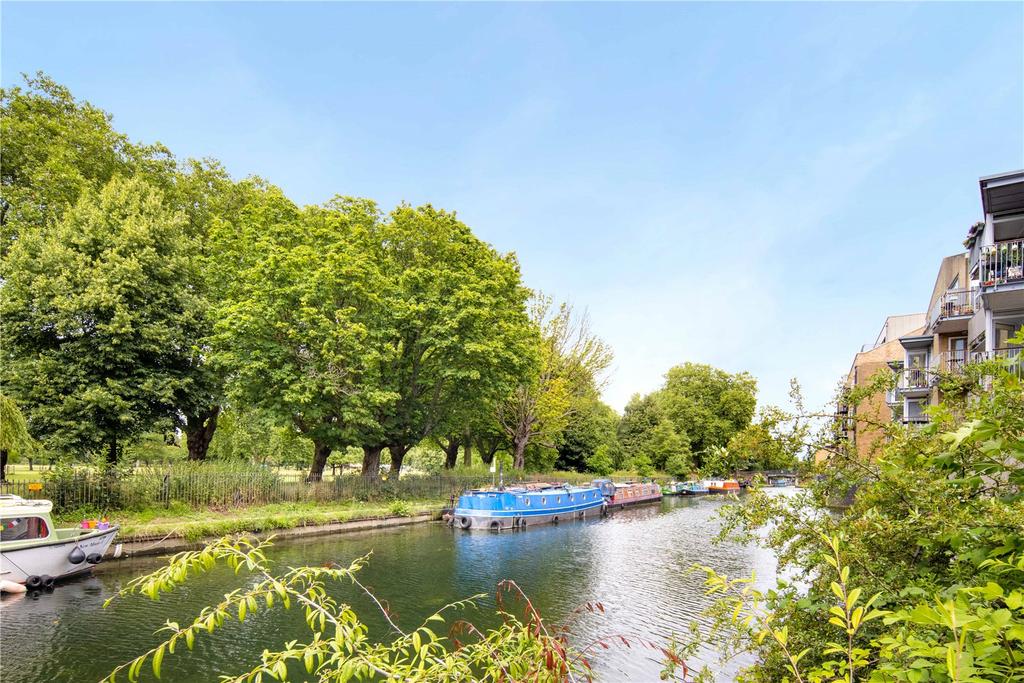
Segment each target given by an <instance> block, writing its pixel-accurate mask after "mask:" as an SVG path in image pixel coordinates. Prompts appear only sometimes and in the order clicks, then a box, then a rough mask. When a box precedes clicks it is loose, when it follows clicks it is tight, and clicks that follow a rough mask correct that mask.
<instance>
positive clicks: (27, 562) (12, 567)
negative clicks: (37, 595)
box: [0, 526, 119, 583]
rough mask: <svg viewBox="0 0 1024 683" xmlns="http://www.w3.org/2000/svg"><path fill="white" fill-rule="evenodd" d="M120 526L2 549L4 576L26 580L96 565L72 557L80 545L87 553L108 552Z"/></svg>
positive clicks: (0, 561) (0, 576) (0, 560)
mask: <svg viewBox="0 0 1024 683" xmlns="http://www.w3.org/2000/svg"><path fill="white" fill-rule="evenodd" d="M118 528H119V527H116V526H113V527H111V528H109V529H103V530H101V531H95V532H92V533H89V534H82V535H80V536H74V537H72V538H68V539H63V540H60V541H49V542H47V543H41V544H39V545H34V546H23V547H20V548H14V549H11V550H3V551H0V579H3V580H4V581H14V582H15V583H25V582H26V581H28V579H29V577H31V576H52V577H53V578H54V579H55V580H60V579H64V578H67V577H69V576H74V575H76V574H82V573H84V572H87V571H89V570H90V569H92V567H93V565H92V564H90V563H89V562H88V561H85V560H83V561H82V562H80V563H78V564H75V563H73V562H71V560H70V559H68V556H69V555H70V554H71V551H72V550H74V549H75V547H76V546H77V547H78V548H80V549H81V550H82V553H84V554H85V556H86V557H88V556H90V555H96V554H98V555H99V556H100V557H102V556H103V555H105V554H106V552H107V548H109V547H110V544H111V543H112V542H113V540H114V536H115V535H116V534H117V531H118Z"/></svg>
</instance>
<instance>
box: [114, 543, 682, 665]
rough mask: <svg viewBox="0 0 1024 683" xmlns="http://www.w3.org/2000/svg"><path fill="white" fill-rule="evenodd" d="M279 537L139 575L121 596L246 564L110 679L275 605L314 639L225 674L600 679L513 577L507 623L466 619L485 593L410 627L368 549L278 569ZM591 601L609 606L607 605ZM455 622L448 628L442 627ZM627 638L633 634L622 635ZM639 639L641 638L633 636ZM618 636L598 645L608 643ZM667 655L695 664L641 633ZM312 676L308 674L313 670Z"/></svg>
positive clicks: (157, 590) (505, 603) (160, 590)
mask: <svg viewBox="0 0 1024 683" xmlns="http://www.w3.org/2000/svg"><path fill="white" fill-rule="evenodd" d="M268 546H269V541H264V542H259V543H253V542H251V541H247V540H245V539H222V540H221V541H219V542H217V543H213V544H211V545H209V546H207V547H206V548H204V549H202V550H199V551H191V552H185V553H179V554H178V555H175V556H174V557H172V558H171V559H170V561H169V562H168V564H167V566H165V567H162V568H161V569H158V570H157V571H155V572H153V573H151V574H148V575H146V576H142V577H139V578H136V579H133V580H132V581H130V582H129V583H128V584H127V585H126V586H125V587H124V588H123V589H122V590H121V591H120V592H119V593H118V595H117V596H115V598H111V599H110V600H108V601H107V602H106V603H105V605H109V604H110V602H111V601H112V600H114V599H122V598H123V597H125V596H128V595H132V594H141V595H145V596H147V597H149V598H150V599H152V600H156V599H159V597H160V595H161V594H165V593H170V592H172V591H174V590H176V589H178V588H180V587H181V586H182V585H183V584H185V583H186V582H187V580H188V578H189V577H190V576H193V575H196V574H200V573H204V572H207V571H210V570H211V569H213V568H214V567H216V566H218V565H227V566H229V567H231V568H232V569H234V571H235V572H236V573H242V572H245V574H247V575H248V578H247V579H246V581H245V584H244V587H242V588H238V589H236V590H233V591H231V592H229V593H227V594H226V595H225V596H224V598H223V600H221V601H220V602H218V603H216V604H214V605H210V606H209V607H206V608H204V609H203V610H202V611H201V612H200V613H199V614H198V615H196V616H195V617H194V618H193V619H191V620H190V621H188V622H185V623H178V622H171V621H168V622H167V623H166V625H165V626H164V628H163V629H161V631H162V632H163V634H164V636H163V637H164V640H163V641H162V642H161V643H159V644H158V645H156V646H155V647H153V648H151V649H150V650H148V651H147V652H145V653H143V654H142V655H140V656H139V657H137V658H136V659H134V660H132V661H131V662H128V663H125V664H123V665H121V666H119V667H117V668H116V669H115V670H114V671H113V672H111V674H110V676H108V677H107V678H106V679H104V681H111V682H112V681H114V680H115V679H116V677H117V676H118V674H124V675H126V677H127V679H128V680H130V681H134V680H138V677H139V675H140V672H141V671H142V670H143V667H144V666H147V665H148V667H149V668H151V669H152V671H153V673H154V674H155V675H156V676H157V677H158V678H159V677H160V676H161V673H162V671H163V667H164V660H165V658H166V656H167V655H168V654H174V652H175V649H176V648H179V647H181V645H182V644H184V645H185V647H187V648H188V649H190V650H191V649H192V648H193V647H194V645H195V641H196V639H197V638H199V637H203V638H206V637H212V635H213V634H215V633H216V632H217V631H218V630H219V629H221V628H223V627H224V625H225V624H226V623H228V622H232V621H237V622H239V623H242V622H244V621H245V620H246V618H247V617H248V616H249V615H252V614H255V613H257V612H261V611H267V612H269V611H271V610H274V609H291V608H292V607H296V608H299V609H302V610H303V611H304V613H305V617H306V626H307V627H308V629H309V638H308V640H307V641H306V642H299V641H295V640H293V641H290V642H286V643H282V644H280V645H279V646H278V647H279V649H269V648H268V649H265V650H264V651H263V653H262V655H261V658H260V664H258V665H257V666H256V667H255V668H253V669H252V670H250V671H246V672H242V673H240V674H238V675H236V676H227V677H224V678H223V679H222V680H225V681H239V682H241V681H259V680H265V679H275V680H284V679H286V678H288V677H289V673H290V672H291V673H293V674H294V673H296V672H298V671H302V670H304V671H305V674H304V675H305V676H306V677H313V679H314V680H317V681H349V680H402V681H410V682H413V681H421V682H428V681H454V680H474V681H482V682H486V681H502V682H508V683H514V682H515V681H538V682H540V683H543V682H545V681H547V682H551V683H555V682H562V681H572V680H576V681H583V680H591V679H592V675H591V669H590V663H589V661H588V659H587V651H586V649H584V650H579V649H575V648H573V647H572V646H571V645H570V644H569V640H568V633H567V631H566V630H565V629H564V628H559V627H553V626H550V625H549V624H548V623H547V622H545V621H544V619H543V618H542V617H541V615H540V613H539V612H538V611H537V610H536V608H535V607H534V606H533V604H532V603H531V602H530V600H529V599H528V598H527V597H526V596H525V595H524V594H523V592H522V591H521V590H520V589H519V587H518V586H517V585H516V584H515V583H514V582H511V581H503V582H502V583H501V584H499V586H498V591H497V602H498V615H499V616H500V618H501V623H500V625H499V626H497V627H493V628H489V629H487V630H486V631H484V630H480V629H478V628H477V627H476V626H474V625H473V624H472V623H470V622H468V621H465V620H462V619H458V618H457V613H458V612H459V611H461V610H463V609H465V608H466V607H470V606H474V605H476V603H477V602H478V601H479V600H480V599H482V598H483V597H485V596H484V595H476V596H473V597H471V598H469V599H467V600H462V601H459V602H455V603H452V604H449V605H447V606H445V607H443V608H441V609H440V610H438V611H437V612H435V613H433V614H431V615H430V616H429V617H427V618H426V619H425V620H424V621H423V622H422V623H420V624H418V625H417V626H416V628H414V629H412V630H404V629H402V628H401V627H400V626H399V625H398V623H396V621H395V620H394V618H393V615H392V614H391V613H389V611H388V610H387V608H386V607H385V606H384V604H385V603H383V602H382V601H381V600H380V599H378V597H377V596H375V595H374V594H373V593H372V592H371V591H370V590H369V589H367V588H366V587H365V586H364V585H363V584H362V583H361V582H360V581H359V572H360V570H361V569H362V568H363V567H364V566H365V565H366V563H367V561H368V559H369V558H368V557H362V558H359V559H356V560H355V561H353V562H352V563H351V564H349V565H348V566H340V565H336V564H329V565H325V566H321V567H295V568H290V569H284V570H278V569H277V568H276V567H275V566H274V565H273V564H272V563H271V562H270V561H269V560H268V559H267V556H266V550H267V548H268ZM339 582H341V583H346V584H351V585H353V586H355V587H356V588H357V589H358V590H359V591H361V592H362V593H364V594H365V595H367V596H368V597H369V598H370V600H371V602H372V603H373V604H374V605H376V606H377V607H378V608H379V609H380V611H381V614H382V615H383V617H384V620H385V621H386V623H387V624H388V627H389V629H390V633H389V634H388V635H387V637H386V638H383V639H382V638H379V637H371V634H370V632H369V629H368V627H367V626H366V625H365V624H364V623H363V622H362V621H361V620H360V618H359V616H358V615H357V614H356V613H355V612H354V611H353V609H352V607H351V606H350V605H348V604H345V603H340V602H338V601H336V600H335V599H334V598H332V597H331V596H330V594H329V593H328V587H329V586H330V585H331V584H334V583H339ZM585 608H586V609H589V610H592V611H593V610H601V611H603V610H604V607H603V606H602V605H600V604H587V605H585ZM446 624H450V628H449V629H448V634H447V635H444V634H443V633H439V632H438V629H439V628H441V627H444V626H445V625H446ZM618 639H619V640H621V642H623V643H625V644H626V645H629V644H630V641H629V640H626V639H625V638H622V637H619V638H618ZM633 640H634V641H636V639H633ZM609 641H611V638H608V639H601V640H599V641H596V642H595V643H594V644H593V646H592V647H594V648H596V647H598V646H600V647H603V648H605V649H607V648H608V647H609ZM638 644H639V645H641V646H644V647H647V648H651V649H653V650H655V651H657V652H659V653H660V654H661V655H662V656H664V657H666V658H667V659H668V660H669V661H670V662H671V663H672V665H673V668H674V670H679V669H681V670H682V671H685V665H684V664H683V662H682V660H681V659H680V658H679V657H678V655H676V654H675V653H674V652H673V651H670V650H668V649H667V648H660V647H659V646H657V645H654V644H653V643H646V642H644V641H638ZM307 680H308V678H307Z"/></svg>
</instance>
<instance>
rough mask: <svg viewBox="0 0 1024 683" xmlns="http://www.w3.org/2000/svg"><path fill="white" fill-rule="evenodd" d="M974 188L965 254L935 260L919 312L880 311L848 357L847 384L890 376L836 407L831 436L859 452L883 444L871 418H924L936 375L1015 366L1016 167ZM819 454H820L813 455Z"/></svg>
mask: <svg viewBox="0 0 1024 683" xmlns="http://www.w3.org/2000/svg"><path fill="white" fill-rule="evenodd" d="M979 186H980V189H981V206H982V213H983V215H984V217H985V218H984V220H983V221H979V222H978V223H976V224H975V225H973V226H971V228H970V230H969V231H968V234H967V239H966V240H965V241H964V247H965V248H966V251H962V252H958V253H956V254H953V255H951V256H947V257H946V258H944V259H942V262H941V263H940V264H939V269H938V273H937V274H936V276H935V283H934V285H933V286H932V292H931V296H930V297H929V299H928V305H927V307H926V308H925V313H920V314H913V315H904V316H890V317H889V318H887V319H886V321H885V325H883V326H882V331H881V332H880V333H879V335H878V337H877V338H876V340H875V342H874V344H866V345H865V346H864V347H862V348H861V350H860V353H858V354H856V356H854V359H853V364H852V365H851V367H850V372H849V373H848V375H847V377H846V379H845V381H844V386H845V387H846V389H847V390H849V389H851V388H853V387H858V386H864V385H866V384H867V383H868V382H870V381H871V380H872V378H873V377H874V376H875V375H876V374H877V373H879V372H893V373H895V374H896V377H897V381H896V383H895V387H894V388H893V389H891V390H890V391H888V392H885V393H884V394H883V393H879V394H876V395H873V396H869V397H867V398H866V399H864V400H862V401H860V402H859V403H858V404H857V405H848V404H846V403H844V402H843V401H842V400H840V402H839V405H838V406H837V415H836V419H837V422H836V425H837V427H838V429H837V432H838V434H837V438H839V439H840V440H842V441H845V442H846V443H848V444H849V445H850V446H852V447H853V449H854V451H855V452H856V453H857V455H858V456H860V457H864V458H870V457H871V456H872V455H873V454H874V452H875V451H876V450H877V449H878V448H879V447H880V445H881V444H882V443H883V440H884V437H885V432H884V430H883V429H881V428H880V427H878V426H877V425H878V424H880V423H883V422H887V421H890V420H891V421H895V422H900V423H902V424H904V425H907V426H914V425H922V424H926V423H927V422H928V413H927V408H928V406H930V405H934V404H936V403H938V402H939V401H941V400H942V396H941V392H940V390H939V386H938V384H939V382H938V380H939V378H940V377H941V376H942V375H943V374H944V373H957V372H959V371H961V370H962V369H963V367H964V366H965V365H966V364H968V363H972V362H975V361H980V360H986V359H992V358H1005V359H1009V362H1010V367H1011V368H1013V369H1015V370H1016V371H1017V372H1024V348H1022V347H1021V346H1019V345H1015V344H1013V343H1011V342H1010V340H1011V339H1012V338H1013V337H1014V335H1016V334H1017V332H1018V331H1020V330H1021V329H1022V327H1024V170H1022V171H1013V172H1010V173H1000V174H998V175H993V176H987V177H984V178H981V179H980V180H979ZM836 445H838V444H836ZM828 455H829V451H828V449H824V450H821V451H819V452H818V453H817V454H816V455H815V460H816V461H820V460H822V459H825V458H827V457H828Z"/></svg>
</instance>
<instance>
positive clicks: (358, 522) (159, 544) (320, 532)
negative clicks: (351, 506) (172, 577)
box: [103, 509, 441, 562]
mask: <svg viewBox="0 0 1024 683" xmlns="http://www.w3.org/2000/svg"><path fill="white" fill-rule="evenodd" d="M440 519H441V510H440V509H438V510H437V511H435V512H426V513H421V514H416V515H409V516H405V517H368V518H363V519H350V520H346V521H344V522H329V523H326V524H310V525H303V526H295V527H290V528H286V529H273V530H268V531H251V532H245V531H243V532H240V533H241V534H244V535H246V536H248V537H250V538H255V539H261V540H262V539H266V538H269V537H270V536H274V537H275V538H302V537H310V536H329V535H334V534H346V533H354V532H358V531H370V530H374V529H388V528H392V527H402V526H410V525H412V524H424V523H427V522H436V521H440ZM217 538H219V536H210V537H207V538H199V539H188V538H184V537H183V536H180V535H174V534H171V535H168V536H164V537H162V538H160V537H155V536H154V537H139V538H132V539H130V540H124V541H119V540H117V539H115V541H114V543H113V544H111V547H110V548H109V549H108V550H107V554H106V556H105V557H104V558H103V559H104V561H105V562H109V561H112V560H118V559H122V560H123V559H128V558H132V557H145V556H151V555H167V554H170V553H177V552H181V551H183V550H195V549H198V548H202V547H203V546H204V545H206V544H208V543H210V542H212V541H215V540H217ZM118 545H120V546H121V553H120V555H116V548H117V546H118Z"/></svg>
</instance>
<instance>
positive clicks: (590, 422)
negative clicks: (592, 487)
mask: <svg viewBox="0 0 1024 683" xmlns="http://www.w3.org/2000/svg"><path fill="white" fill-rule="evenodd" d="M574 401H575V403H576V405H575V406H574V408H573V416H572V418H571V419H570V421H569V424H568V425H566V428H565V430H564V431H563V432H562V436H561V439H560V440H559V444H558V460H557V461H556V463H555V467H556V468H557V469H561V470H575V471H577V472H583V471H586V470H588V469H590V466H589V465H588V463H589V462H590V460H591V459H592V458H593V457H594V455H595V453H596V452H597V450H598V449H600V448H602V447H603V448H604V453H605V457H608V458H610V457H611V454H612V453H614V452H615V451H616V450H617V449H618V448H619V444H618V436H617V435H616V428H617V427H618V423H619V416H618V415H617V414H616V412H615V411H614V410H613V409H612V408H611V407H610V406H608V405H606V404H605V403H603V402H602V401H601V400H600V399H599V398H598V397H597V396H596V395H595V394H587V395H584V396H580V397H577V398H576V399H574ZM609 465H611V466H612V467H614V463H613V462H611V461H609Z"/></svg>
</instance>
